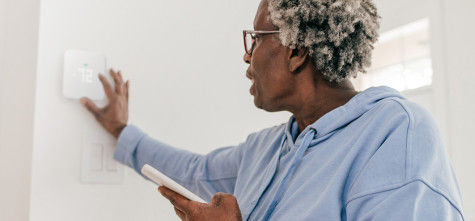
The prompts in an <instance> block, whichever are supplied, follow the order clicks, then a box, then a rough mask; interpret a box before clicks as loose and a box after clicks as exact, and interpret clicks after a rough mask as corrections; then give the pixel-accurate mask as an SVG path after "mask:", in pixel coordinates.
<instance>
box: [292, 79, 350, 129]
mask: <svg viewBox="0 0 475 221" xmlns="http://www.w3.org/2000/svg"><path fill="white" fill-rule="evenodd" d="M305 82H307V83H305ZM308 82H312V81H304V82H301V83H302V84H301V86H302V87H299V88H300V90H298V93H297V94H296V97H297V99H296V104H295V105H292V106H293V107H294V108H292V109H291V110H290V112H292V113H293V115H294V117H295V120H296V121H297V124H298V127H299V128H298V131H299V134H300V132H301V131H303V130H304V129H305V128H306V127H307V126H308V125H310V124H312V123H314V122H315V121H317V120H318V119H320V118H321V117H322V116H323V115H325V114H326V113H328V112H330V111H332V110H334V109H335V108H337V107H340V106H342V105H344V104H346V103H347V102H348V101H349V100H350V99H351V98H352V97H353V96H355V95H356V94H357V93H358V92H357V91H355V89H354V88H353V85H352V84H351V82H350V81H349V80H345V81H343V82H340V83H339V84H338V85H335V84H330V83H328V82H326V81H324V80H322V79H317V82H316V83H315V84H311V83H308Z"/></svg>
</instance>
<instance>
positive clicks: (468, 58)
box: [442, 0, 475, 220]
mask: <svg viewBox="0 0 475 221" xmlns="http://www.w3.org/2000/svg"><path fill="white" fill-rule="evenodd" d="M442 4H443V11H442V16H443V17H444V20H443V22H444V27H445V30H444V38H445V45H444V46H445V54H444V57H445V61H446V72H447V76H448V78H447V87H448V90H447V93H448V95H447V96H448V100H449V102H448V106H447V107H448V113H449V125H448V128H449V132H450V140H449V142H450V146H451V148H452V159H453V161H452V162H453V164H454V166H455V169H456V172H457V176H458V177H459V181H460V185H461V187H462V193H463V199H464V203H465V204H464V207H465V212H466V214H467V220H474V219H475V177H474V168H475V160H473V158H474V156H475V145H474V141H473V139H474V133H475V102H474V100H475V99H474V97H475V56H474V55H473V53H474V52H475V43H474V40H475V29H474V27H475V13H474V11H475V1H473V0H444V1H443V3H442Z"/></svg>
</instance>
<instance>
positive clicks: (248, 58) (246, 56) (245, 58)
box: [243, 52, 251, 64]
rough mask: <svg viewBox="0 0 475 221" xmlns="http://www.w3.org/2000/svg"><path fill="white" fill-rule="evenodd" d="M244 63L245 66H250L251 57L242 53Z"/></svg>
mask: <svg viewBox="0 0 475 221" xmlns="http://www.w3.org/2000/svg"><path fill="white" fill-rule="evenodd" d="M243 59H244V62H246V63H247V64H250V63H251V55H249V54H248V53H246V52H244V57H243Z"/></svg>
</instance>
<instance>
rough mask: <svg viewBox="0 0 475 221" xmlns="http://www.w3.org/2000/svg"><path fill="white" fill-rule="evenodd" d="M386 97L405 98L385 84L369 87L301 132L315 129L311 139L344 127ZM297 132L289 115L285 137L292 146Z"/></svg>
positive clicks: (304, 132)
mask: <svg viewBox="0 0 475 221" xmlns="http://www.w3.org/2000/svg"><path fill="white" fill-rule="evenodd" d="M387 98H399V99H405V98H404V97H403V96H402V95H401V93H400V92H399V91H397V90H395V89H393V88H390V87H387V86H379V87H371V88H368V89H366V90H364V91H361V92H359V93H358V94H356V95H355V96H354V97H353V98H351V99H350V100H349V101H348V102H347V103H346V104H344V105H342V106H340V107H337V108H335V109H334V110H332V111H330V112H328V113H326V114H325V115H323V116H322V117H321V118H320V119H318V120H317V121H315V122H314V123H312V124H311V125H308V126H307V127H306V128H305V129H304V130H303V131H302V133H301V134H306V133H307V131H308V130H312V129H314V130H315V131H316V134H315V137H313V139H318V138H320V137H323V136H325V135H327V134H329V133H331V132H333V131H335V130H337V129H339V128H341V127H344V126H346V125H348V124H349V123H351V122H352V121H354V120H355V119H357V118H359V117H360V116H361V115H363V114H364V113H366V112H367V111H368V110H370V109H371V108H373V107H374V106H375V105H376V104H377V103H378V102H379V101H381V100H383V99H387ZM296 132H297V123H296V122H295V117H294V116H291V117H290V119H289V121H288V122H287V125H286V127H285V136H286V137H285V138H284V139H287V140H288V141H290V142H289V143H290V144H291V145H292V146H294V143H293V140H294V139H293V137H292V134H294V136H295V134H296Z"/></svg>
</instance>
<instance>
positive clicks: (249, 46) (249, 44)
mask: <svg viewBox="0 0 475 221" xmlns="http://www.w3.org/2000/svg"><path fill="white" fill-rule="evenodd" d="M245 41H246V49H247V53H248V54H251V53H252V45H253V44H254V39H252V36H251V34H249V33H246V37H245Z"/></svg>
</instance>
